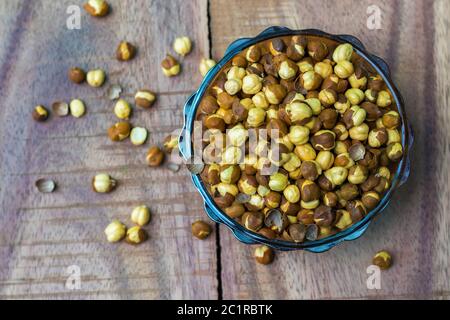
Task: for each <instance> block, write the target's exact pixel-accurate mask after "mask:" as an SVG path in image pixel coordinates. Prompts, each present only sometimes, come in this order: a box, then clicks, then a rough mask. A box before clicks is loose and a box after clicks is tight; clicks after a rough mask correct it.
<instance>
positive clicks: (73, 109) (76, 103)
mask: <svg viewBox="0 0 450 320" xmlns="http://www.w3.org/2000/svg"><path fill="white" fill-rule="evenodd" d="M69 110H70V114H71V115H72V116H74V117H75V118H81V117H82V116H84V114H85V113H86V107H85V105H84V102H83V101H81V100H80V99H74V100H72V101H70V104H69Z"/></svg>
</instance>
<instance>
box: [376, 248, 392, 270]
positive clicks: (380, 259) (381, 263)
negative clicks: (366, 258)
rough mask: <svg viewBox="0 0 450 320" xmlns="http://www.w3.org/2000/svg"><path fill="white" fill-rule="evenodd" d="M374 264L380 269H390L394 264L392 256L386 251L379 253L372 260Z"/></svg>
mask: <svg viewBox="0 0 450 320" xmlns="http://www.w3.org/2000/svg"><path fill="white" fill-rule="evenodd" d="M372 263H373V264H374V265H376V266H378V267H380V269H389V268H390V266H391V264H392V257H391V254H390V253H389V252H387V251H385V250H383V251H379V252H377V254H375V256H374V257H373V259H372Z"/></svg>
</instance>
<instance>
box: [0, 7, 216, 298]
mask: <svg viewBox="0 0 450 320" xmlns="http://www.w3.org/2000/svg"><path fill="white" fill-rule="evenodd" d="M83 2H84V1H69V0H64V1H57V2H55V1H51V0H42V1H26V2H18V1H14V0H8V1H1V3H0V17H1V18H2V19H0V34H2V41H1V42H0V97H1V101H2V102H1V110H2V112H1V115H0V123H1V126H0V150H2V152H1V155H0V157H1V162H0V204H1V215H0V298H39V299H42V298H79V299H85V298H152V299H154V298H178V299H181V298H184V299H195V298H198V299H207V298H211V299H214V298H217V278H216V243H215V239H214V237H211V238H210V239H208V240H205V241H198V240H194V239H193V238H192V236H191V235H190V223H191V222H192V221H193V220H194V219H195V218H196V217H203V215H204V214H203V209H202V202H201V201H200V197H199V196H198V195H197V193H196V192H195V189H194V188H193V186H192V183H191V181H190V178H189V177H188V173H187V172H186V171H184V169H183V171H180V173H178V174H173V173H171V172H169V171H168V170H166V169H162V168H161V169H150V168H148V167H146V165H145V152H146V148H147V147H148V146H149V145H150V144H154V143H161V142H162V139H163V138H164V137H165V136H166V135H167V134H169V133H170V132H172V130H174V129H176V128H180V127H181V125H182V117H181V114H182V113H181V112H182V111H181V110H182V106H183V103H184V101H185V100H186V98H187V97H188V95H189V94H190V93H191V92H192V91H193V90H194V89H195V88H196V87H197V86H198V84H199V83H200V81H201V76H200V74H199V73H198V71H197V65H198V61H199V60H200V57H203V56H205V55H208V53H209V43H208V25H207V3H206V1H204V0H199V1H170V2H169V1H144V0H139V1H134V0H133V1H132V0H127V1H123V0H122V1H119V0H115V1H112V0H111V1H109V2H110V3H111V5H112V8H113V10H112V12H111V14H110V15H109V16H108V17H106V18H104V19H95V18H92V17H90V16H88V15H87V14H86V13H84V11H83V10H82V19H81V30H68V29H67V28H66V19H67V17H68V15H67V14H66V9H67V7H68V6H69V5H71V4H78V5H80V6H81V4H82V3H83ZM185 34H186V35H189V36H190V37H191V38H192V39H194V41H195V42H194V49H193V52H192V53H191V54H190V55H189V56H187V57H186V58H184V59H181V60H183V72H182V74H181V75H180V76H178V77H176V78H173V79H168V78H166V77H165V76H164V75H163V74H162V72H161V71H160V61H161V60H162V59H163V58H164V56H165V54H166V53H167V52H169V51H171V43H172V41H173V39H174V37H175V36H178V35H185ZM121 40H127V41H130V42H132V43H135V44H137V45H138V47H139V49H138V56H137V57H136V59H135V60H133V61H131V62H127V63H119V62H118V61H116V60H115V58H114V52H115V48H116V46H117V44H118V43H119V41H121ZM73 65H78V66H81V67H83V68H86V69H88V68H95V67H100V68H104V69H105V70H106V71H107V73H108V83H107V84H106V85H105V86H104V87H103V88H101V89H93V88H90V87H88V86H87V85H83V86H76V85H73V84H71V83H69V81H68V80H67V79H66V73H67V70H68V68H69V67H71V66H73ZM111 83H120V84H121V85H122V86H123V87H124V89H125V97H126V98H128V99H129V100H130V101H131V100H132V97H133V93H134V92H135V91H136V90H137V89H140V88H141V87H148V88H151V89H152V90H154V91H156V92H158V93H159V99H158V102H157V103H156V105H155V107H154V108H153V109H152V110H148V111H142V110H137V109H135V112H134V115H133V117H132V122H133V123H134V124H136V125H140V126H145V127H147V128H148V129H149V131H150V137H149V142H147V144H146V146H143V147H134V146H132V145H131V144H130V143H129V142H124V143H114V144H113V143H111V142H110V141H109V140H108V138H107V136H106V129H107V128H108V127H109V126H110V125H112V124H113V123H114V122H115V119H114V115H113V114H112V103H111V102H110V101H109V100H108V99H107V98H106V94H105V92H106V89H107V87H108V85H109V84H111ZM75 97H79V98H82V99H84V101H85V102H86V105H87V114H86V116H85V117H83V118H81V119H73V118H70V117H69V118H56V117H52V118H51V119H49V121H48V122H46V123H43V124H41V123H36V122H34V121H33V120H32V119H31V116H30V113H31V110H32V108H33V106H34V105H36V104H38V103H39V104H44V105H47V106H49V105H51V103H52V102H54V101H56V100H60V99H65V100H69V99H70V98H75ZM99 171H101V172H109V173H110V174H111V175H113V176H114V177H115V178H117V179H118V181H119V186H118V188H117V190H116V191H115V192H113V193H111V194H107V195H98V194H94V193H93V192H92V191H91V190H90V180H91V178H92V176H93V175H95V173H97V172H99ZM40 177H48V178H52V179H54V180H56V182H57V183H58V189H57V191H56V192H55V193H53V194H45V195H43V194H39V193H38V192H37V190H35V188H34V181H35V180H36V179H38V178H40ZM142 203H145V204H147V205H149V206H150V208H151V209H152V211H153V213H154V215H153V220H152V222H151V224H150V226H149V227H148V231H149V233H150V240H149V241H147V242H146V243H144V244H142V245H140V246H138V247H132V246H129V245H127V244H125V243H121V244H118V245H117V244H108V243H107V242H106V241H105V239H104V235H103V229H104V228H105V226H106V224H107V223H108V222H109V221H110V220H111V219H112V218H120V219H122V220H123V221H124V222H126V223H128V224H130V221H129V214H130V212H131V209H132V208H133V206H135V205H138V204H142ZM71 265H77V266H79V267H80V271H81V289H80V290H69V289H67V288H66V286H65V283H66V279H67V277H68V274H67V268H68V267H69V266H71Z"/></svg>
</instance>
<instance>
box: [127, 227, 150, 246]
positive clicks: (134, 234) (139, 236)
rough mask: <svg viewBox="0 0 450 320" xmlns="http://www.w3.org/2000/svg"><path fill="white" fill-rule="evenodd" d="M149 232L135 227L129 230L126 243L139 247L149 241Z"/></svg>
mask: <svg viewBox="0 0 450 320" xmlns="http://www.w3.org/2000/svg"><path fill="white" fill-rule="evenodd" d="M147 238H148V235H147V232H146V231H145V230H144V229H142V228H141V227H140V226H134V227H131V228H130V229H128V230H127V235H126V238H125V240H126V242H127V243H129V244H133V245H137V244H140V243H142V242H144V241H145V240H147Z"/></svg>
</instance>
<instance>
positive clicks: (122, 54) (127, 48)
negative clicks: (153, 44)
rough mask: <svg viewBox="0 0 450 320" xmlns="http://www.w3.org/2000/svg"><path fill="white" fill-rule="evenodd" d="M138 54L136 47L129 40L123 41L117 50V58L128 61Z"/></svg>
mask: <svg viewBox="0 0 450 320" xmlns="http://www.w3.org/2000/svg"><path fill="white" fill-rule="evenodd" d="M135 55H136V47H135V46H134V45H132V44H131V43H129V42H126V41H122V42H121V43H120V44H119V46H118V47H117V50H116V58H117V60H119V61H128V60H131V59H133V58H134V56H135Z"/></svg>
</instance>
